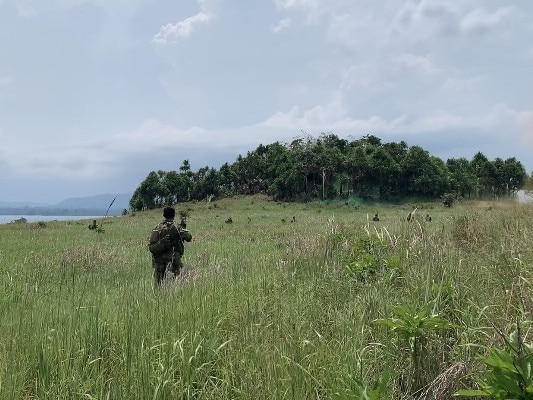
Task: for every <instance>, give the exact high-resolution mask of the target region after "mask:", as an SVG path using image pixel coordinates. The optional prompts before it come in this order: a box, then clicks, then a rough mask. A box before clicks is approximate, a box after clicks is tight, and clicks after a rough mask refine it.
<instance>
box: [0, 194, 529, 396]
mask: <svg viewBox="0 0 533 400" xmlns="http://www.w3.org/2000/svg"><path fill="white" fill-rule="evenodd" d="M215 204H216V206H214V205H213V203H191V204H183V205H179V206H178V209H186V210H187V211H188V213H189V218H188V227H189V228H190V229H191V231H192V233H193V241H192V242H191V243H188V244H187V245H186V255H185V257H184V262H185V264H186V269H185V270H184V271H183V273H182V274H181V275H180V277H179V279H178V280H177V281H174V282H170V281H169V282H168V283H166V284H165V285H163V287H162V288H161V289H160V290H154V289H153V288H152V269H151V262H150V255H149V253H148V251H147V249H146V239H147V236H148V234H149V232H150V230H151V228H152V227H153V226H154V225H155V224H156V223H157V222H158V221H159V219H160V210H159V211H149V212H143V213H136V214H135V215H127V216H123V217H117V218H107V219H106V220H105V221H104V232H103V233H98V232H95V231H90V230H88V229H87V221H79V222H48V223H46V224H16V225H15V224H13V225H12V224H9V225H2V226H0V235H1V236H2V244H1V245H0V288H1V289H2V294H3V295H2V296H1V297H0V321H1V322H0V398H2V399H57V398H66V399H82V398H86V399H119V398H132V399H175V398H183V399H189V398H202V399H215V398H216V399H251V398H253V399H303V398H316V399H327V398H339V399H340V398H345V399H346V398H362V397H361V396H362V395H361V393H363V392H364V391H365V390H366V389H367V388H370V387H372V386H373V385H374V384H375V383H377V382H378V381H380V379H381V380H382V382H385V385H384V386H383V387H384V389H381V390H382V396H383V397H382V398H395V397H396V398H419V397H421V396H422V394H423V395H424V396H429V394H428V393H429V392H430V391H431V390H433V392H432V393H433V396H434V397H428V398H437V397H435V396H437V395H436V394H435V393H437V392H438V393H439V396H441V397H440V398H446V397H442V396H448V395H449V394H450V393H451V392H452V391H453V390H456V389H458V388H460V387H463V386H466V385H470V384H472V383H473V378H472V377H471V376H470V375H469V373H473V372H477V371H481V369H482V365H481V363H479V362H478V360H477V358H476V357H477V356H478V355H482V354H484V353H485V351H486V349H487V348H490V347H494V346H497V345H499V344H501V341H502V339H501V337H500V335H498V333H497V330H499V331H501V332H506V333H507V332H510V331H511V330H512V326H513V324H515V323H516V321H517V320H520V321H524V320H529V319H531V315H530V310H531V309H532V307H531V306H532V304H531V301H532V296H531V294H532V290H531V284H532V282H533V276H531V275H532V267H531V263H532V260H533V246H532V244H533V243H532V242H533V238H532V229H533V228H531V227H532V226H533V224H532V222H533V210H532V209H531V208H530V207H526V206H517V205H513V204H508V203H494V204H491V205H490V206H489V205H476V204H463V205H458V206H457V207H454V208H452V209H442V208H440V207H439V205H432V204H428V205H427V207H428V209H427V211H428V212H430V213H431V214H432V217H433V218H432V221H431V222H430V223H427V222H425V221H424V220H423V218H419V219H417V220H416V221H411V222H407V221H406V220H405V217H406V215H407V211H409V210H410V208H409V207H407V206H406V207H405V208H402V207H400V206H398V207H392V206H382V207H380V209H379V215H380V219H381V220H380V222H377V223H376V222H372V221H371V216H372V215H374V213H375V211H376V210H375V208H376V207H373V208H372V209H370V208H368V209H367V208H365V207H359V208H354V207H350V206H348V205H345V204H328V205H324V204H319V203H316V204H314V203H313V204H285V203H276V202H272V201H267V200H266V199H263V198H246V197H243V198H237V199H227V200H221V201H218V202H216V203H215ZM433 207H434V208H433ZM420 211H424V215H425V211H426V210H420ZM230 216H231V218H232V220H233V223H232V224H226V223H225V222H224V221H225V220H226V219H227V218H228V217H230ZM293 216H295V218H296V222H295V223H291V222H290V221H291V219H292V217H293ZM369 216H370V217H369ZM421 216H422V213H421V212H420V214H419V217H421ZM284 221H285V222H284ZM428 304H429V306H428ZM397 307H404V308H405V309H406V310H410V311H408V312H407V314H401V315H403V317H402V316H401V315H400V316H399V315H398V314H395V310H397V309H398V308H397ZM424 307H429V309H430V311H431V312H430V315H427V316H424V315H422V314H420V313H421V312H422V311H421V310H424ZM411 317H412V318H414V319H413V320H414V321H418V322H416V323H419V322H420V321H423V322H424V321H426V322H427V321H430V320H428V319H424V318H433V317H435V318H439V319H440V320H442V321H446V322H448V323H449V326H447V327H446V328H444V327H443V328H442V329H440V328H439V329H434V328H432V327H431V325H428V324H426V325H424V324H423V323H420V326H419V327H418V328H417V329H418V330H417V329H414V330H409V329H410V328H409V329H407V330H405V329H404V330H403V331H401V330H400V328H399V326H400V325H401V324H402V323H405V321H403V320H402V318H403V319H404V320H405V319H408V318H411ZM377 320H388V321H389V322H390V324H379V323H376V321H377ZM391 327H392V328H391ZM394 327H398V329H393V328H394ZM496 328H497V330H496ZM400 332H403V334H400ZM406 332H407V333H406ZM413 338H416V339H417V340H418V343H419V344H420V346H421V347H419V349H420V350H421V351H420V352H418V353H417V354H416V357H413V353H412V351H413V347H412V341H413ZM526 339H528V340H529V339H530V338H529V332H526ZM458 366H462V367H461V368H459V367H458ZM450 371H453V374H452V372H450ZM452 376H453V379H452V378H450V377H452ZM382 378H383V379H382ZM436 382H437V383H438V385H437V384H435V383H436ZM443 382H444V383H443ZM439 390H440V391H439Z"/></svg>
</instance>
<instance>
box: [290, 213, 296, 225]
mask: <svg viewBox="0 0 533 400" xmlns="http://www.w3.org/2000/svg"><path fill="white" fill-rule="evenodd" d="M293 222H296V217H295V216H294V215H293V216H292V219H291V224H292V223H293Z"/></svg>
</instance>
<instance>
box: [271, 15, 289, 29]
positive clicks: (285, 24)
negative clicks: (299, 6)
mask: <svg viewBox="0 0 533 400" xmlns="http://www.w3.org/2000/svg"><path fill="white" fill-rule="evenodd" d="M290 26H291V20H290V18H283V19H282V20H280V21H279V22H278V23H277V24H276V25H275V26H274V27H273V28H272V32H274V33H279V32H281V31H283V30H285V29H287V28H289V27H290Z"/></svg>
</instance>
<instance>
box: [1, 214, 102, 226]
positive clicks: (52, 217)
mask: <svg viewBox="0 0 533 400" xmlns="http://www.w3.org/2000/svg"><path fill="white" fill-rule="evenodd" d="M20 218H25V219H26V221H28V222H39V221H43V222H46V221H79V220H82V219H90V220H93V219H95V220H97V221H98V220H100V219H102V216H97V217H95V216H92V215H88V216H85V215H0V224H8V223H10V222H11V221H15V220H17V219H20Z"/></svg>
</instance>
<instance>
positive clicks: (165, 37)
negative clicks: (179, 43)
mask: <svg viewBox="0 0 533 400" xmlns="http://www.w3.org/2000/svg"><path fill="white" fill-rule="evenodd" d="M198 4H199V6H200V11H199V12H198V13H197V14H195V15H193V16H192V17H189V18H186V19H184V20H183V21H179V22H177V23H175V24H166V25H164V26H162V27H161V28H160V29H159V32H158V33H157V34H156V35H155V36H154V38H153V39H152V43H155V44H162V45H164V44H167V43H169V42H175V41H176V40H177V39H179V38H186V37H189V36H190V35H191V34H192V33H193V32H194V30H195V28H196V27H197V26H198V25H202V24H207V23H209V21H211V19H212V18H213V17H214V14H213V13H212V12H211V11H210V10H209V7H208V4H207V2H205V1H199V2H198Z"/></svg>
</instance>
